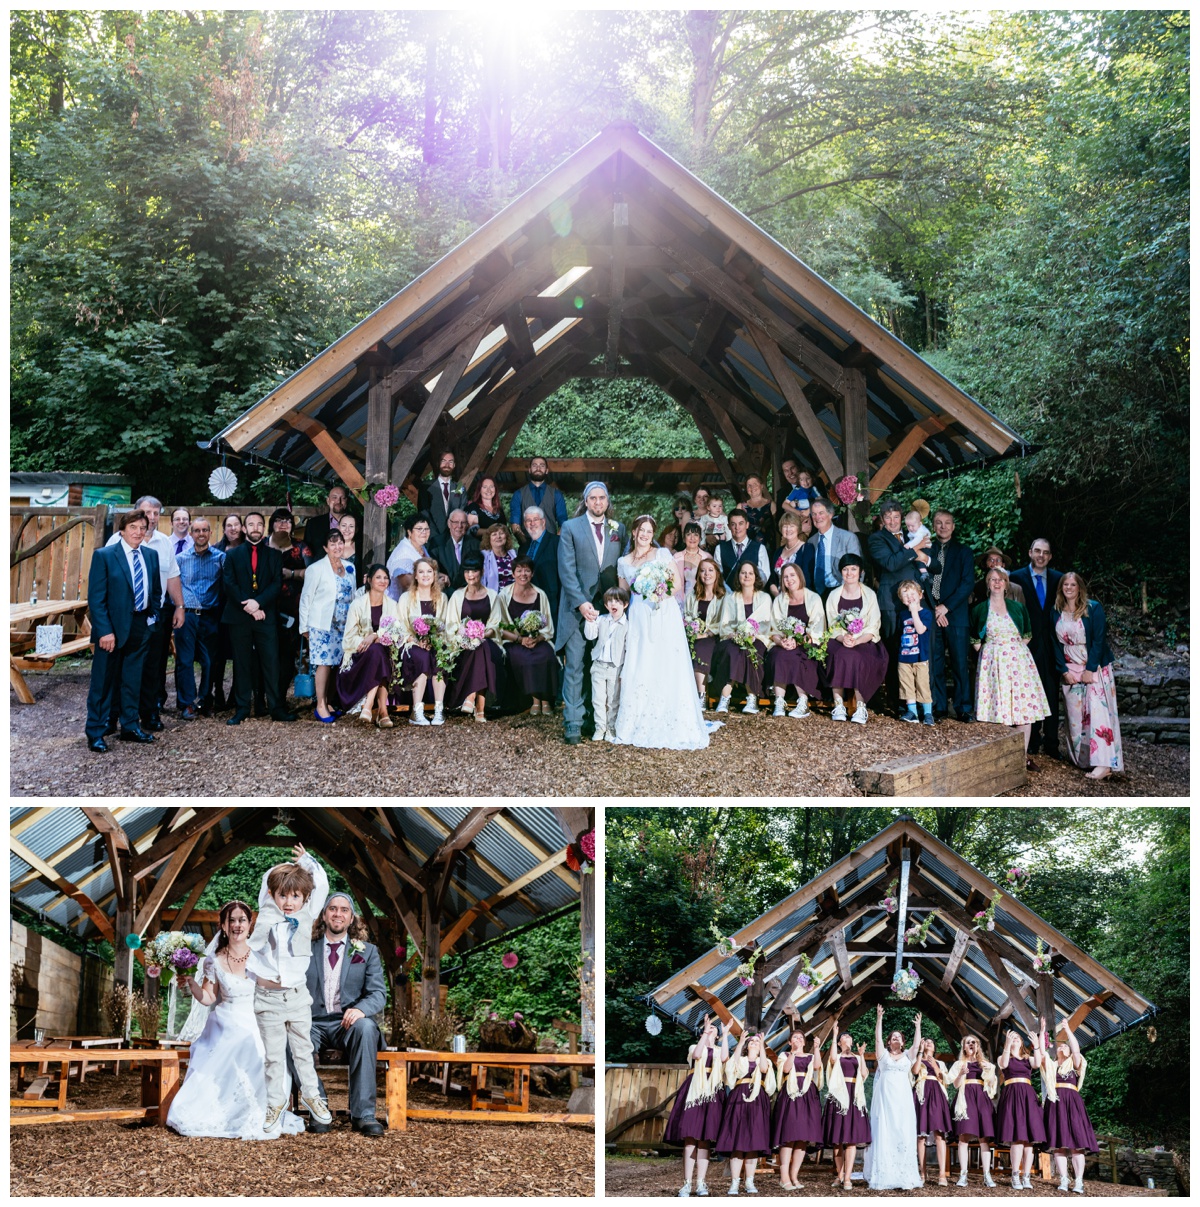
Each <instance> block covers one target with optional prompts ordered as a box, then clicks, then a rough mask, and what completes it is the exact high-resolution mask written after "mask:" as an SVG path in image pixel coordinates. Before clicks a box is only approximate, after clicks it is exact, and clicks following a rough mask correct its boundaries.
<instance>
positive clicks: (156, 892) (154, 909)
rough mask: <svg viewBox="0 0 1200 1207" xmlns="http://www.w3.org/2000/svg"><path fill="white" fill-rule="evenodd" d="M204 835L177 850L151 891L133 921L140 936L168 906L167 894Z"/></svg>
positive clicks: (192, 839)
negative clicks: (166, 905)
mask: <svg viewBox="0 0 1200 1207" xmlns="http://www.w3.org/2000/svg"><path fill="white" fill-rule="evenodd" d="M202 833H203V832H201V833H199V834H193V835H192V837H191V838H189V839H187V840H186V841H185V842H183V843H182V844H180V845H179V846H178V847H176V848H175V851H174V853H173V854H172V855H171V861H170V862H169V863H168V864H167V866H166V868H165V870H164V871H163V873H162V875H161V876H159V878H158V880H157V881H156V882H155V885H154V888H152V889H151V890H150V895H149V896H148V897H147V898H146V901H145V904H144V905H143V906H142V908H141V909H140V910H139V911H138V914H137V917H136V918H134V920H133V929H134V930H135V931H137V933H138V934H139V935H144V934H145V933H146V930H147V928H148V927H149V926H150V924H151V923H152V922H153V921H154V916H155V914H157V913H158V911H159V910H160V909H161V908H162V907H163V906H164V905H165V904H166V902H167V894H168V893H169V892H170V891H171V888H172V887H173V885H174V884H175V881H176V880H178V879H179V873H180V872H182V871H183V869H184V865H185V864H186V863H187V861H188V859H189V858H190V856H191V854H192V851H193V849H194V848H195V846H196V843H198V842H199V841H200V839H201V837H202Z"/></svg>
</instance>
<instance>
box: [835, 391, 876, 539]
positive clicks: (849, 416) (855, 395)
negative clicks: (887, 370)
mask: <svg viewBox="0 0 1200 1207" xmlns="http://www.w3.org/2000/svg"><path fill="white" fill-rule="evenodd" d="M840 412H841V420H842V472H843V473H846V474H857V476H858V484H859V486H860V487H862V489H863V493H864V494H866V488H867V484H868V479H869V478H870V471H871V461H870V442H871V437H870V434H869V433H868V430H867V379H866V376H865V375H864V373H863V371H862V370H861V369H847V370H846V371H845V376H844V378H843V386H842V400H841V407H840ZM850 530H851V531H852V532H853V531H856V530H857V525H856V524H855V522H854V517H853V515H851V517H850Z"/></svg>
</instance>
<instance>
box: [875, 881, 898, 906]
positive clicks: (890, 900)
mask: <svg viewBox="0 0 1200 1207" xmlns="http://www.w3.org/2000/svg"><path fill="white" fill-rule="evenodd" d="M899 885H900V877H899V876H896V877H895V878H894V879H893V880H892V883H891V884H889V885H888V886H887V892H886V894H885V895H884V898H883V900H882V901H880V903H879V908H880V909H881V910H883V912H884V913H885V914H894V913H895V912H896V911H897V910H898V909H899V908H900V901H899V898H897V896H896V890H897V888H898V887H899Z"/></svg>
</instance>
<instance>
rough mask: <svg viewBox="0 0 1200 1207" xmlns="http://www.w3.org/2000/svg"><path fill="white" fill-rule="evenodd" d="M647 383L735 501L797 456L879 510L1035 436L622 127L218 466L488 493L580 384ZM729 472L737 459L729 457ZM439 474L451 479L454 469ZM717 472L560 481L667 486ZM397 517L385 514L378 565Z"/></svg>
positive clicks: (681, 466) (589, 147) (408, 298)
mask: <svg viewBox="0 0 1200 1207" xmlns="http://www.w3.org/2000/svg"><path fill="white" fill-rule="evenodd" d="M617 375H621V376H629V377H637V378H641V379H645V380H648V381H650V382H652V383H654V384H655V385H657V386H658V387H660V388H661V389H663V390H664V391H665V392H666V393H667V394H669V395H670V396H671V397H672V398H674V399H675V400H676V401H677V402H678V403H679V404H680V405H681V406H682V407H683V408H684V409H685V410H686V411H687V412H688V413H689V415H691V417H692V418H693V419H694V420H695V422H696V424H697V426H698V428H699V431H700V433H701V436H702V437H703V439H704V442H705V444H706V446H707V448H708V450H709V452H710V453H711V455H712V466H711V467H708V468H710V469H711V471H712V472H713V473H715V474H716V475H718V476H719V478H720V479H723V480H724V481H725V482H726V483H732V482H733V481H734V479H735V476H736V475H737V474H739V473H740V474H745V473H750V472H755V473H760V474H761V473H764V472H765V471H773V474H774V481H776V482H780V481H781V480H782V478H781V474H780V466H781V464H782V461H783V459H784V458H785V457H788V456H795V457H798V458H799V459H800V460H801V461H802V463H804V464H806V465H808V466H810V467H812V468H813V470H814V471H815V472H816V473H818V474H819V475H820V476H821V477H823V478H824V479H825V480H826V481H827V482H830V483H831V482H833V481H834V480H835V479H837V478H838V477H839V476H841V475H842V474H843V473H851V474H856V475H857V476H858V479H859V482H860V484H862V483H865V482H867V481H868V480H869V483H870V489H871V491H872V492H873V494H876V495H877V494H878V493H880V492H882V491H883V490H884V489H885V488H887V487H888V486H890V485H891V484H892V483H894V482H896V481H897V480H899V479H903V478H906V477H912V476H915V475H919V474H922V473H928V472H931V471H934V470H941V469H951V468H953V467H956V466H962V465H968V464H975V463H982V462H983V461H985V460H987V459H990V458H993V457H997V456H1003V455H1005V454H1007V453H1010V452H1014V451H1018V450H1020V449H1022V448H1024V447H1025V444H1024V442H1023V440H1022V438H1021V437H1020V436H1019V435H1018V433H1016V432H1015V431H1013V430H1012V429H1011V428H1009V427H1008V426H1006V425H1005V424H1003V423H1001V422H1000V421H999V420H998V419H997V418H996V417H995V416H994V415H992V414H991V413H990V412H988V411H987V410H985V409H984V408H983V407H982V406H980V405H979V404H978V403H977V402H975V401H974V400H973V399H972V398H970V397H968V396H967V395H966V394H965V393H963V391H962V390H960V389H959V388H958V387H956V386H955V385H954V384H953V383H952V382H950V381H948V380H947V379H946V378H945V377H943V376H942V375H941V374H939V373H938V372H936V371H935V370H934V369H933V368H932V366H930V365H929V364H927V363H926V362H925V361H924V360H922V359H921V358H920V357H919V356H918V355H916V353H914V352H913V351H912V350H911V349H910V348H908V347H907V346H906V345H905V344H904V343H902V342H901V341H900V340H899V339H897V338H896V337H895V336H894V335H892V333H891V332H889V331H888V330H887V329H886V328H884V327H882V326H881V325H880V324H878V323H877V322H875V321H874V320H873V319H872V318H871V317H870V316H869V315H868V314H866V313H865V312H864V311H862V310H861V309H859V308H858V307H857V306H856V305H854V304H853V303H852V302H851V301H850V300H849V299H848V298H846V297H845V296H844V295H843V294H841V293H839V292H838V291H837V290H836V289H835V288H833V286H831V285H830V284H828V282H826V281H824V280H822V278H821V277H819V276H818V275H817V274H816V273H815V272H813V270H812V269H810V268H808V267H807V266H806V265H805V264H804V263H803V262H802V261H801V260H800V259H798V258H797V257H796V256H795V255H794V254H793V253H792V252H791V251H790V250H789V249H787V248H785V247H783V246H782V245H780V244H779V243H777V242H776V241H775V240H774V239H772V238H771V237H770V236H769V235H767V234H766V233H765V232H764V231H762V230H761V229H760V228H759V227H757V226H756V225H755V224H754V223H753V222H751V221H750V220H749V219H748V218H747V217H746V216H745V215H744V214H741V213H740V212H739V211H738V210H736V209H735V208H734V207H733V206H731V205H730V204H729V203H728V202H726V201H724V200H723V199H722V198H721V197H719V196H718V195H717V194H716V193H714V192H713V191H712V189H710V188H709V187H708V186H707V185H705V184H704V183H703V182H701V181H700V180H698V179H697V178H696V177H695V176H693V175H692V174H691V173H690V172H689V171H687V170H686V169H685V168H684V167H682V166H681V165H680V164H679V163H677V162H676V161H675V160H674V159H672V158H671V157H670V156H669V155H667V154H666V153H665V152H664V151H662V150H661V149H660V148H659V147H657V146H655V145H654V144H653V143H652V142H651V141H650V140H649V139H647V138H645V137H644V136H643V135H641V134H639V133H638V132H637V130H635V129H634V128H633V127H631V126H629V125H626V124H615V125H611V126H609V127H607V128H606V129H604V130H603V131H602V132H601V133H600V134H598V135H597V136H596V137H595V138H593V139H592V140H591V141H590V142H588V143H587V144H585V145H584V146H583V147H581V148H580V149H579V150H578V151H576V152H575V153H574V154H573V155H571V156H570V157H569V158H568V159H567V160H566V161H565V162H564V163H562V164H561V165H560V166H559V167H557V168H556V169H554V170H553V171H552V172H550V173H549V174H548V175H547V176H545V177H544V178H543V179H542V180H540V181H539V182H538V183H537V184H535V185H534V186H533V187H532V188H530V189H529V190H528V191H527V192H525V193H524V194H522V195H521V196H520V197H518V198H517V199H516V200H515V201H513V202H512V203H511V204H510V205H509V206H507V207H506V208H505V209H504V210H502V211H501V212H500V213H499V214H497V215H496V216H495V217H493V218H492V219H490V220H489V221H488V222H486V223H485V224H484V225H483V226H481V227H480V228H479V229H478V230H476V231H475V232H474V233H473V234H472V235H470V236H469V237H468V238H467V239H465V240H464V241H463V242H462V243H461V244H459V245H458V246H457V247H456V248H454V249H453V250H452V251H451V252H449V253H448V254H447V255H445V256H444V257H443V258H442V259H441V260H439V261H438V262H437V263H436V264H434V265H433V266H432V267H430V268H429V269H427V270H426V271H425V272H424V273H422V274H421V275H420V276H419V277H417V278H416V279H415V280H414V281H412V282H411V283H410V284H408V285H407V286H406V287H405V288H404V289H402V290H401V291H400V292H399V293H398V294H396V295H395V296H394V297H393V298H391V299H390V300H389V301H387V302H385V303H384V304H383V305H382V306H380V307H379V309H378V310H376V311H375V312H374V313H372V314H371V315H369V316H368V317H367V318H365V319H363V320H362V322H360V323H359V324H358V325H357V326H356V327H354V328H353V329H352V330H351V331H349V332H347V333H346V334H345V335H344V336H342V337H341V338H340V339H338V340H337V341H336V342H335V343H334V344H332V345H331V346H330V347H329V348H327V349H326V350H325V351H324V352H322V353H320V355H318V356H316V357H315V358H314V359H313V360H311V361H310V362H309V363H308V364H306V365H305V366H304V367H303V368H301V369H299V370H298V371H297V372H296V373H294V374H292V376H291V377H289V378H288V379H287V380H286V381H283V382H282V383H281V384H280V385H279V386H277V387H276V388H275V389H274V390H272V391H271V393H269V394H268V395H267V396H266V397H265V398H263V399H261V400H260V401H259V402H257V403H256V404H255V405H254V406H252V407H251V408H250V409H249V410H247V411H246V412H244V413H243V414H241V415H239V416H238V417H237V418H236V419H235V420H234V421H233V422H232V423H230V424H229V425H228V426H226V427H225V428H224V429H222V430H221V431H220V432H219V433H217V435H216V436H214V437H213V438H212V440H211V441H209V442H208V445H207V447H209V448H211V449H213V450H215V451H220V452H222V453H232V454H235V455H238V456H241V457H243V458H247V459H251V460H253V459H260V460H262V461H264V462H266V463H270V464H274V465H276V466H281V467H283V468H285V469H291V470H292V471H293V472H296V473H298V474H302V475H307V476H318V477H324V478H337V479H340V480H341V481H342V482H343V483H345V485H346V486H348V487H350V488H351V489H353V490H358V491H361V490H363V489H365V488H367V487H369V486H378V485H382V484H384V483H387V482H391V483H394V484H396V485H398V486H401V487H405V488H406V489H408V490H410V491H412V490H413V477H414V474H419V473H421V472H423V471H424V470H425V469H426V467H427V466H428V465H429V463H430V460H431V458H436V455H437V454H438V453H440V452H441V451H442V450H445V449H450V450H452V451H454V452H455V454H456V456H457V459H458V464H459V468H460V471H461V472H460V477H461V478H462V479H463V480H464V482H465V483H466V484H467V485H468V486H469V485H470V483H471V482H472V481H473V480H474V479H475V477H476V476H477V475H479V474H480V473H481V472H486V473H487V474H489V475H492V476H496V475H497V474H500V473H502V472H511V473H515V472H516V471H517V470H518V469H523V468H524V467H523V466H519V465H517V464H515V463H513V462H512V461H510V460H509V453H510V450H511V449H512V446H513V443H514V441H515V440H516V437H517V434H518V432H519V431H520V430H521V426H522V424H523V423H524V422H525V420H526V418H527V417H528V416H529V414H530V413H531V412H532V411H533V409H534V408H535V407H536V406H537V405H538V404H539V403H540V402H541V401H542V400H544V399H545V398H547V397H548V396H549V395H551V394H553V392H554V391H555V390H556V389H558V388H559V387H560V386H561V385H563V384H564V383H565V382H567V381H569V380H571V379H572V378H577V377H585V376H604V377H612V376H617ZM718 437H719V438H720V440H722V441H724V446H725V447H727V448H728V449H729V450H730V453H731V456H728V457H727V456H726V453H725V447H722V444H721V443H719V441H718ZM434 464H435V465H436V460H434ZM705 468H706V466H705V464H704V463H702V462H701V463H695V464H693V463H692V462H687V463H678V464H676V463H664V462H662V461H659V460H655V459H650V458H634V459H632V461H631V462H630V463H629V464H626V463H619V464H618V463H611V462H593V463H588V462H584V461H580V462H579V463H575V462H568V463H560V462H553V461H552V462H551V471H552V473H554V474H558V475H560V476H563V477H566V476H572V477H573V478H575V479H580V478H585V477H586V476H588V475H591V476H595V475H596V474H598V473H601V472H603V473H604V474H606V475H608V476H609V477H610V478H612V477H613V476H614V475H615V476H616V477H617V479H618V480H621V479H623V478H624V479H628V480H631V481H632V482H636V483H638V484H642V485H644V484H646V483H647V482H653V481H657V482H658V484H659V485H660V487H661V488H664V489H666V488H669V487H670V486H673V485H674V483H675V482H676V481H678V480H680V479H688V478H690V479H692V480H698V479H699V477H700V476H701V475H702V474H703V471H704V470H705ZM385 525H386V516H385V514H384V513H383V511H382V510H381V509H378V508H368V509H367V515H366V536H367V546H368V549H369V550H370V553H371V556H372V557H376V558H379V557H381V556H382V555H383V554H384V552H385V544H386V532H385Z"/></svg>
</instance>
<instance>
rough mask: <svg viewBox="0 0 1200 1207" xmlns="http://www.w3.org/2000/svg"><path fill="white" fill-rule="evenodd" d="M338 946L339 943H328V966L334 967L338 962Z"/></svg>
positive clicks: (339, 945)
mask: <svg viewBox="0 0 1200 1207" xmlns="http://www.w3.org/2000/svg"><path fill="white" fill-rule="evenodd" d="M339 947H341V944H340V943H330V944H329V967H330V968H336V967H337V962H338V948H339Z"/></svg>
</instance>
